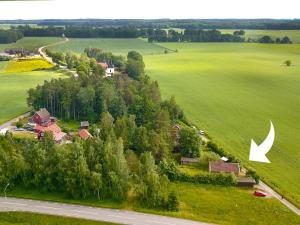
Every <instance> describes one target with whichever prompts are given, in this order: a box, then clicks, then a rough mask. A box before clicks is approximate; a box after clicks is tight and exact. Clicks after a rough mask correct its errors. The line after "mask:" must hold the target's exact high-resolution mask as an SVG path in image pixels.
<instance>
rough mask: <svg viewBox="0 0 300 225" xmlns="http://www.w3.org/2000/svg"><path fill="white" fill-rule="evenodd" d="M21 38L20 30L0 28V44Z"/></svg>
mask: <svg viewBox="0 0 300 225" xmlns="http://www.w3.org/2000/svg"><path fill="white" fill-rule="evenodd" d="M22 38H23V33H22V32H21V31H15V30H0V44H8V43H14V42H16V41H17V40H19V39H22Z"/></svg>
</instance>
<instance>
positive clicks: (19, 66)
mask: <svg viewBox="0 0 300 225" xmlns="http://www.w3.org/2000/svg"><path fill="white" fill-rule="evenodd" d="M51 67H53V65H52V64H51V63H49V62H48V61H46V60H44V59H43V58H36V59H25V60H10V61H9V62H8V63H7V65H6V68H5V70H4V72H5V73H19V72H28V71H33V70H40V69H49V68H51Z"/></svg>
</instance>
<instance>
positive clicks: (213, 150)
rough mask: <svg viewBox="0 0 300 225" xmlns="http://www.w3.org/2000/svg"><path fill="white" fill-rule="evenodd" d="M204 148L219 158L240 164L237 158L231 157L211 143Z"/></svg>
mask: <svg viewBox="0 0 300 225" xmlns="http://www.w3.org/2000/svg"><path fill="white" fill-rule="evenodd" d="M206 146H207V148H208V150H209V151H212V152H214V153H217V154H218V155H219V156H225V157H227V158H228V161H229V162H235V163H241V161H240V160H239V159H238V158H237V157H235V156H233V155H231V154H230V153H227V152H225V150H224V149H223V148H222V147H219V146H218V145H217V144H215V143H213V142H212V141H210V142H208V143H207V145H206Z"/></svg>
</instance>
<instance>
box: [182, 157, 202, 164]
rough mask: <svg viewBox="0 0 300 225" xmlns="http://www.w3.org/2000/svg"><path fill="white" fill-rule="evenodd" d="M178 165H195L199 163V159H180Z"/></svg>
mask: <svg viewBox="0 0 300 225" xmlns="http://www.w3.org/2000/svg"><path fill="white" fill-rule="evenodd" d="M180 163H181V165H187V164H195V163H199V159H198V158H186V157H181V159H180Z"/></svg>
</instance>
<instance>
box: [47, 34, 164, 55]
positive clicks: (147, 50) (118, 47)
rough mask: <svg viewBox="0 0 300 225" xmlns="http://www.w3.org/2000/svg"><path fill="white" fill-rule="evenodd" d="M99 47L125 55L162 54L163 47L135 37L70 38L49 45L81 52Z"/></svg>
mask: <svg viewBox="0 0 300 225" xmlns="http://www.w3.org/2000/svg"><path fill="white" fill-rule="evenodd" d="M88 47H92V48H100V49H103V50H104V51H108V52H112V53H114V54H120V55H127V53H128V52H129V51H139V52H140V53H142V54H162V53H164V50H165V48H164V47H162V46H160V45H156V44H152V43H148V42H146V41H145V40H142V39H138V38H137V39H135V38H70V39H69V42H67V43H64V44H61V45H57V46H52V47H49V48H48V49H49V50H51V51H57V52H68V51H74V52H77V53H83V52H84V49H85V48H88Z"/></svg>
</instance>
